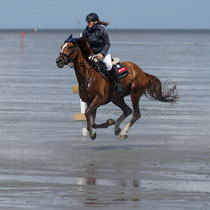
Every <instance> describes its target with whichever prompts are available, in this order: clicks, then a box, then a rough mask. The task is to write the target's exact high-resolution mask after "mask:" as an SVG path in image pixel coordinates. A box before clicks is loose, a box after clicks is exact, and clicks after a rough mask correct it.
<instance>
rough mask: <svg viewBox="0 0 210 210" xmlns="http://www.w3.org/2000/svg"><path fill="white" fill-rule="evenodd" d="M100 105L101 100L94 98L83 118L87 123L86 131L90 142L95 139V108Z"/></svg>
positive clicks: (97, 97)
mask: <svg viewBox="0 0 210 210" xmlns="http://www.w3.org/2000/svg"><path fill="white" fill-rule="evenodd" d="M101 104H102V100H101V99H100V97H99V96H96V97H95V98H94V100H93V101H92V102H91V104H90V105H89V106H88V107H87V109H86V110H85V116H86V121H87V130H88V131H89V135H90V138H91V139H92V140H94V139H96V132H95V131H94V129H93V125H94V124H95V116H96V110H97V108H98V107H99V106H100V105H101Z"/></svg>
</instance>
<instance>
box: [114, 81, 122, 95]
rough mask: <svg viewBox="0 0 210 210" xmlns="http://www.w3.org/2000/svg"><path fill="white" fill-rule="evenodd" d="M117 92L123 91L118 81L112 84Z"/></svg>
mask: <svg viewBox="0 0 210 210" xmlns="http://www.w3.org/2000/svg"><path fill="white" fill-rule="evenodd" d="M114 87H115V88H116V90H117V92H118V93H121V92H122V91H123V89H122V86H121V84H120V83H116V84H115V86H114Z"/></svg>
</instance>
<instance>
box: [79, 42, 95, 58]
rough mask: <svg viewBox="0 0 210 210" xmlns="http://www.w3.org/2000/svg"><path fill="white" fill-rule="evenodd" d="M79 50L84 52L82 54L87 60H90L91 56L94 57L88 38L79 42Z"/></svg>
mask: <svg viewBox="0 0 210 210" xmlns="http://www.w3.org/2000/svg"><path fill="white" fill-rule="evenodd" d="M77 43H78V45H79V48H80V49H81V51H82V54H83V55H84V57H85V59H86V60H88V57H89V56H90V55H93V50H92V49H91V47H90V43H89V41H88V39H87V38H82V39H80V40H78V41H77Z"/></svg>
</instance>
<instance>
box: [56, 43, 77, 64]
mask: <svg viewBox="0 0 210 210" xmlns="http://www.w3.org/2000/svg"><path fill="white" fill-rule="evenodd" d="M71 49H73V50H74V51H73V52H72V53H71V54H72V56H73V55H74V52H75V50H77V51H78V47H77V46H74V47H71ZM59 54H60V55H63V57H64V58H66V59H65V60H64V63H65V64H66V65H68V64H69V63H70V62H72V61H73V59H72V56H69V55H67V54H65V53H63V52H60V53H59ZM77 56H78V54H77Z"/></svg>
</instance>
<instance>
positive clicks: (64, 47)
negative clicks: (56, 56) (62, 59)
mask: <svg viewBox="0 0 210 210" xmlns="http://www.w3.org/2000/svg"><path fill="white" fill-rule="evenodd" d="M67 44H68V43H66V44H64V45H63V47H62V49H61V52H62V51H63V50H64V48H65V47H66V46H67Z"/></svg>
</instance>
